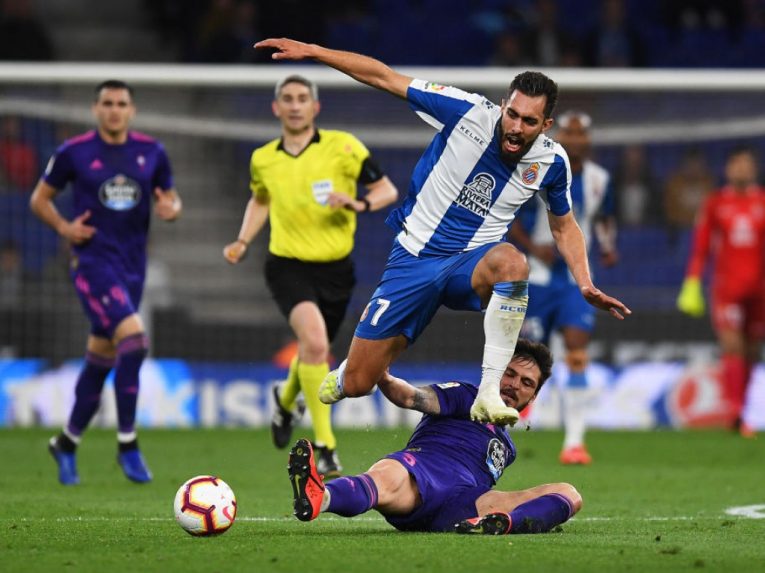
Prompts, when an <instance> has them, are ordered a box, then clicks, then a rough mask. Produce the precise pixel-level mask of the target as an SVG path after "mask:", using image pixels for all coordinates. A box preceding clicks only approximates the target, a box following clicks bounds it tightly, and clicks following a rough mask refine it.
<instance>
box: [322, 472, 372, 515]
mask: <svg viewBox="0 0 765 573" xmlns="http://www.w3.org/2000/svg"><path fill="white" fill-rule="evenodd" d="M327 492H328V496H327V497H328V501H327V502H325V504H322V511H328V512H330V513H335V514H337V515H342V516H343V517H353V516H354V515H359V514H362V513H365V512H367V511H369V510H370V509H372V508H373V507H375V506H376V505H377V499H378V494H377V485H375V482H374V480H372V478H371V477H369V475H368V474H360V475H357V476H353V477H342V478H338V479H336V480H334V481H333V482H331V483H328V484H327Z"/></svg>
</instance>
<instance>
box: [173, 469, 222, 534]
mask: <svg viewBox="0 0 765 573" xmlns="http://www.w3.org/2000/svg"><path fill="white" fill-rule="evenodd" d="M173 508H174V509H175V520H176V521H177V522H178V524H179V525H180V526H181V527H182V528H183V529H185V530H186V531H187V532H188V533H190V534H191V535H218V534H220V533H223V532H224V531H227V530H228V528H229V527H231V525H232V524H233V523H234V519H235V518H236V497H235V496H234V492H233V491H232V489H231V488H230V487H228V484H227V483H226V482H224V481H223V480H222V479H220V478H218V477H215V476H197V477H193V478H191V479H190V480H188V481H187V482H186V483H184V484H183V485H182V486H181V487H180V488H179V489H178V493H176V494H175V503H174V504H173Z"/></svg>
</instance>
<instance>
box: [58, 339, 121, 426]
mask: <svg viewBox="0 0 765 573" xmlns="http://www.w3.org/2000/svg"><path fill="white" fill-rule="evenodd" d="M112 366H114V359H112V358H106V357H105V356H99V355H98V354H93V353H92V352H88V353H86V354H85V364H83V366H82V370H81V371H80V376H79V377H78V378H77V386H75V389H74V406H73V407H72V413H71V414H70V415H69V423H68V424H67V426H66V429H67V431H69V432H70V433H71V434H72V435H73V436H80V435H82V433H83V432H84V431H85V429H86V428H87V427H88V425H89V424H90V421H91V420H92V419H93V416H94V415H95V413H96V411H98V407H99V406H100V405H101V391H102V390H103V388H104V381H105V380H106V377H107V376H108V375H109V371H110V370H111V369H112Z"/></svg>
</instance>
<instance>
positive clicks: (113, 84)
mask: <svg viewBox="0 0 765 573" xmlns="http://www.w3.org/2000/svg"><path fill="white" fill-rule="evenodd" d="M104 89H106V90H127V92H128V94H130V99H131V100H132V99H133V88H132V87H131V86H130V85H128V83H127V82H123V81H122V80H105V81H103V82H101V83H100V84H98V85H97V86H96V89H95V93H96V98H95V99H96V101H98V98H99V97H100V96H101V90H104Z"/></svg>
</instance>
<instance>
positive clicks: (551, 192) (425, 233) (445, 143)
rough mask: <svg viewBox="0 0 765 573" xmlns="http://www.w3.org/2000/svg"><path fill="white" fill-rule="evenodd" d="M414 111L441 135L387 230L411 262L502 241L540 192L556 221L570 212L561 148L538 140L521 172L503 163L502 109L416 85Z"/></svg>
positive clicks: (432, 86)
mask: <svg viewBox="0 0 765 573" xmlns="http://www.w3.org/2000/svg"><path fill="white" fill-rule="evenodd" d="M407 99H408V100H409V103H410V105H411V107H412V109H413V110H414V111H415V112H416V113H417V114H418V115H419V116H420V117H421V118H422V119H423V120H425V121H426V122H427V123H428V124H430V125H432V126H433V127H435V128H436V129H437V130H438V134H437V135H436V136H435V138H434V139H433V141H432V142H431V143H430V145H429V146H428V148H427V149H426V150H425V152H424V153H423V155H422V157H421V158H420V160H419V161H418V163H417V166H416V167H415V169H414V172H413V174H412V180H411V183H410V185H409V192H408V195H407V198H406V200H405V201H404V203H403V205H401V207H399V208H398V209H396V210H395V211H393V212H392V213H391V214H390V216H389V217H388V220H387V221H386V222H387V223H388V225H390V226H391V227H393V228H394V229H395V230H397V231H400V232H399V234H398V241H399V242H400V243H401V245H402V246H403V247H404V248H405V249H406V250H407V251H409V252H410V253H412V254H413V255H416V256H419V255H445V254H454V253H459V252H463V251H469V250H472V249H475V248H476V247H479V246H481V245H485V244H487V243H491V242H496V241H501V240H502V239H503V237H504V236H505V234H506V233H507V230H508V227H509V226H510V224H511V223H512V221H513V219H514V217H515V212H516V210H517V209H518V208H519V207H520V206H521V205H522V204H523V203H525V202H526V201H528V200H529V199H530V198H532V197H533V196H534V195H535V194H536V193H537V192H539V196H540V197H541V198H542V200H543V201H544V202H545V204H546V205H547V208H548V209H550V210H551V211H552V212H553V213H554V214H555V215H565V214H566V213H568V212H569V211H570V210H571V195H570V190H569V188H570V185H571V169H570V167H569V163H568V157H567V156H566V152H565V151H564V150H563V147H562V146H560V145H559V144H558V143H556V142H555V141H553V140H552V139H550V138H549V137H547V136H545V135H544V134H543V135H540V136H539V137H538V138H537V139H536V141H535V142H534V144H533V145H532V147H531V149H529V151H528V152H527V153H526V154H525V155H524V156H523V158H522V159H521V161H520V162H519V163H517V164H516V165H506V164H505V163H503V162H502V160H501V158H500V143H499V141H498V134H499V129H498V121H499V119H500V116H501V110H500V107H499V106H497V105H495V104H493V103H491V102H490V101H489V100H487V99H486V98H484V97H483V96H481V95H478V94H471V93H467V92H464V91H462V90H460V89H457V88H453V87H447V86H442V85H439V84H433V83H428V82H425V81H423V80H417V79H415V80H413V81H412V83H411V84H410V85H409V89H408V90H407Z"/></svg>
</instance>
